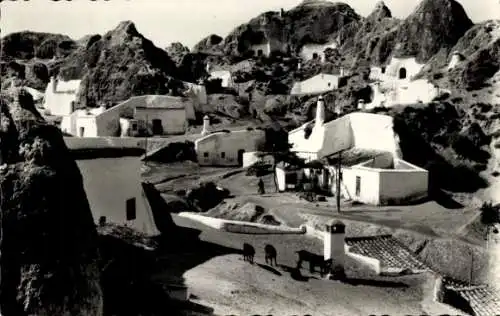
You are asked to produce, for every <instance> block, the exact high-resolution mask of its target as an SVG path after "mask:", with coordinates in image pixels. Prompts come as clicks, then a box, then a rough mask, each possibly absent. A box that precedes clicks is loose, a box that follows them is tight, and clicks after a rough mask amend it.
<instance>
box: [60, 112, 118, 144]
mask: <svg viewBox="0 0 500 316" xmlns="http://www.w3.org/2000/svg"><path fill="white" fill-rule="evenodd" d="M104 111H105V109H104V108H103V107H99V108H94V109H80V110H76V111H74V112H73V113H71V114H70V115H65V116H63V118H62V121H61V130H62V131H63V132H65V133H68V134H70V135H74V136H78V137H97V136H100V135H99V125H98V124H97V117H98V116H99V115H100V114H101V113H103V112H104ZM104 136H117V135H104Z"/></svg>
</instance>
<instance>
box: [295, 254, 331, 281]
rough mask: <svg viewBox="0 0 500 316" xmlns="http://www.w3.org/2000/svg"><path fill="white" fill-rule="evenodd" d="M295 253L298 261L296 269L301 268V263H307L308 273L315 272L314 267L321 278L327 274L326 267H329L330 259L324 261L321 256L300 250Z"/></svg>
mask: <svg viewBox="0 0 500 316" xmlns="http://www.w3.org/2000/svg"><path fill="white" fill-rule="evenodd" d="M295 253H297V254H298V257H299V260H298V261H297V269H300V268H302V262H304V261H307V262H309V272H310V273H314V272H315V271H316V267H318V268H319V271H320V274H321V276H322V277H323V275H325V274H326V273H327V272H328V271H327V270H328V266H331V259H330V260H326V261H325V259H324V258H323V256H320V255H317V254H314V253H312V252H309V251H307V250H300V251H296V252H295ZM328 263H329V264H328Z"/></svg>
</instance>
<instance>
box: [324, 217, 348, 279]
mask: <svg viewBox="0 0 500 316" xmlns="http://www.w3.org/2000/svg"><path fill="white" fill-rule="evenodd" d="M323 247H324V259H325V260H328V259H332V271H329V272H330V274H329V278H334V279H341V278H343V277H344V276H345V271H344V263H345V224H344V223H342V222H341V221H338V220H332V221H331V222H329V223H328V224H327V225H326V229H325V232H324V235H323Z"/></svg>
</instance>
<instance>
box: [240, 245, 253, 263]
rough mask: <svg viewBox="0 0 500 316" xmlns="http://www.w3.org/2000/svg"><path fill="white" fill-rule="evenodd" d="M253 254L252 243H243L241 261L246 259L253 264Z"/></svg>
mask: <svg viewBox="0 0 500 316" xmlns="http://www.w3.org/2000/svg"><path fill="white" fill-rule="evenodd" d="M254 256H255V248H254V247H252V245H250V244H247V243H244V244H243V261H248V262H250V263H251V264H253V257H254Z"/></svg>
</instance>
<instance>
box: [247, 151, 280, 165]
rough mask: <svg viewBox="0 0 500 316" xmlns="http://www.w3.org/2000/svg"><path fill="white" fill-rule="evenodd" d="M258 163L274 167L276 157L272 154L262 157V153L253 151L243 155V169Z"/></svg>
mask: <svg viewBox="0 0 500 316" xmlns="http://www.w3.org/2000/svg"><path fill="white" fill-rule="evenodd" d="M256 162H261V163H264V164H268V165H272V164H274V157H273V155H271V154H265V155H263V156H262V153H261V152H258V151H251V152H245V153H244V154H243V167H244V168H246V167H250V166H251V165H253V164H254V163H256Z"/></svg>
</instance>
